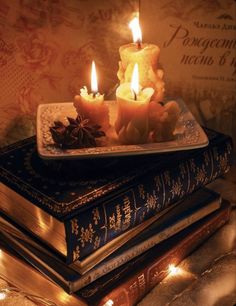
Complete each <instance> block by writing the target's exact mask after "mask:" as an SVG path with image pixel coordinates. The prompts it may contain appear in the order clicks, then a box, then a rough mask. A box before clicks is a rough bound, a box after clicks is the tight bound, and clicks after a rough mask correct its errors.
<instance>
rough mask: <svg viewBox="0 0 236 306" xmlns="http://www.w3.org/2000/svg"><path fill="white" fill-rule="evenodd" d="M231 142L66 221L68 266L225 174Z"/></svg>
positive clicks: (201, 152)
mask: <svg viewBox="0 0 236 306" xmlns="http://www.w3.org/2000/svg"><path fill="white" fill-rule="evenodd" d="M232 152H233V149H232V141H231V139H230V138H224V139H223V140H222V141H220V142H219V143H217V144H216V145H214V146H212V147H211V146H208V147H206V148H205V149H202V150H198V151H196V152H195V154H194V153H193V154H192V153H190V154H189V156H190V157H189V158H187V159H185V160H183V161H181V162H179V163H178V164H176V165H170V166H169V167H165V168H163V169H162V170H160V171H158V173H155V172H153V173H149V174H148V176H147V177H142V178H140V179H139V180H138V181H136V182H135V183H134V186H133V187H131V188H129V189H128V190H126V191H124V192H123V193H121V194H119V195H117V196H116V197H113V198H112V199H111V200H108V201H106V202H104V203H101V204H98V205H97V206H95V207H93V208H91V209H88V210H86V211H84V212H81V213H80V214H79V215H77V216H76V217H74V218H72V219H70V220H67V221H66V222H65V229H66V240H67V263H68V264H70V263H72V262H74V261H76V260H80V259H83V258H84V257H86V256H88V255H89V254H91V253H92V252H94V251H95V250H96V249H98V248H100V247H101V246H103V245H105V244H106V243H108V242H109V241H111V240H112V239H114V238H115V237H118V236H119V235H121V234H122V233H124V232H125V231H127V230H129V229H131V228H133V227H135V226H136V225H138V224H140V223H142V222H143V221H145V220H147V219H149V218H151V217H152V216H154V215H155V214H156V213H158V212H160V211H161V210H163V209H164V208H166V207H167V206H169V205H171V204H173V203H175V202H176V201H178V200H180V199H182V198H184V197H185V196H187V195H188V194H190V193H192V192H193V191H195V190H197V189H199V188H200V187H202V186H204V185H206V184H208V183H210V182H211V181H213V180H214V179H216V178H217V177H218V176H220V175H222V174H224V173H225V172H227V171H228V170H229V168H230V165H231V163H232Z"/></svg>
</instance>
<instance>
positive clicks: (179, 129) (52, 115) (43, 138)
mask: <svg viewBox="0 0 236 306" xmlns="http://www.w3.org/2000/svg"><path fill="white" fill-rule="evenodd" d="M176 101H177V102H178V103H179V105H180V107H181V111H182V112H181V115H180V117H179V120H178V122H177V125H176V129H175V131H174V135H175V136H174V139H173V140H171V141H165V142H155V143H146V144H140V145H119V144H117V143H116V141H115V137H113V136H112V135H113V134H114V131H111V132H110V133H109V134H110V138H108V141H107V144H106V145H104V146H100V147H93V148H84V149H63V150H62V149H61V148H59V147H58V146H56V145H55V144H54V142H53V139H52V137H51V133H50V131H49V128H50V126H53V124H54V121H56V120H65V118H66V117H72V118H76V116H77V113H76V110H75V108H74V106H73V103H71V102H66V103H64V102H63V103H50V104H41V105H39V107H38V112H37V147H38V153H39V155H40V156H41V157H42V158H45V159H69V158H70V159H71V158H98V157H108V156H124V155H141V154H151V153H160V152H171V151H180V150H190V149H195V148H201V147H205V146H207V145H208V138H207V136H206V134H205V132H204V131H203V129H202V128H201V126H200V125H199V124H198V122H197V121H196V120H195V118H194V117H193V115H192V113H191V112H190V111H189V110H188V109H187V107H186V105H185V104H184V102H183V101H182V100H181V99H177V100H176ZM106 103H108V105H109V112H110V121H111V124H112V123H114V120H115V117H116V115H115V114H116V104H115V101H106Z"/></svg>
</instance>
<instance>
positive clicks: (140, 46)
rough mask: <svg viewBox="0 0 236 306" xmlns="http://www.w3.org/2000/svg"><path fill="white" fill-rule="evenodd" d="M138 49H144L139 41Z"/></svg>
mask: <svg viewBox="0 0 236 306" xmlns="http://www.w3.org/2000/svg"><path fill="white" fill-rule="evenodd" d="M137 47H138V49H141V48H142V45H141V40H138V41H137Z"/></svg>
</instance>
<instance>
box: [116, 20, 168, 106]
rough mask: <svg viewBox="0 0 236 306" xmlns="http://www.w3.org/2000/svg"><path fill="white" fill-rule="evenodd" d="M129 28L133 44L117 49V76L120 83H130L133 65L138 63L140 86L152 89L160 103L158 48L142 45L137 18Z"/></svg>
mask: <svg viewBox="0 0 236 306" xmlns="http://www.w3.org/2000/svg"><path fill="white" fill-rule="evenodd" d="M129 26H130V28H131V30H132V34H133V43H130V44H126V45H123V46H121V47H120V49H119V53H120V58H121V61H120V62H119V70H118V73H117V76H118V78H119V80H120V82H121V83H124V82H130V81H131V75H132V71H133V68H134V64H135V63H138V65H139V77H140V85H141V86H142V87H152V88H153V89H154V90H155V99H156V100H157V101H161V100H163V96H164V86H165V84H164V82H163V80H162V78H163V70H161V69H158V60H159V55H160V48H159V47H158V46H156V45H154V44H147V43H142V32H141V28H140V25H139V19H138V18H137V17H135V18H134V19H133V20H132V21H131V22H130V24H129Z"/></svg>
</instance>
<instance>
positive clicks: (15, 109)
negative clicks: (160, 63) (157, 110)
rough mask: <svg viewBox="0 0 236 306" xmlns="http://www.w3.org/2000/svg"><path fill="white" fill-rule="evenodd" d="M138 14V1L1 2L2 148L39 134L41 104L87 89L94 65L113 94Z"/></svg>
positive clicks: (102, 86)
mask: <svg viewBox="0 0 236 306" xmlns="http://www.w3.org/2000/svg"><path fill="white" fill-rule="evenodd" d="M137 9H138V0H100V1H96V2H95V1H93V0H68V1H66V0H56V1H51V0H37V1H35V0H11V1H8V0H0V75H1V78H0V92H1V94H0V113H1V120H0V146H3V145H6V144H9V143H12V142H14V141H17V140H19V139H22V138H26V137H28V136H31V135H33V134H34V133H35V122H36V111H37V107H38V105H39V104H40V103H50V102H64V101H72V99H73V96H74V95H75V94H76V93H78V92H79V90H80V88H81V87H82V86H84V85H88V86H89V78H90V76H89V72H90V65H91V61H92V60H95V61H96V64H97V70H98V78H99V82H100V83H99V88H100V91H101V92H105V93H108V92H110V91H111V89H112V88H113V87H114V86H115V84H116V82H117V77H116V72H117V69H118V58H119V53H118V48H119V46H120V45H122V44H124V43H127V42H128V41H130V40H131V34H130V32H129V30H128V27H127V24H128V22H129V20H130V19H131V17H132V14H133V13H134V12H135V11H137Z"/></svg>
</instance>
